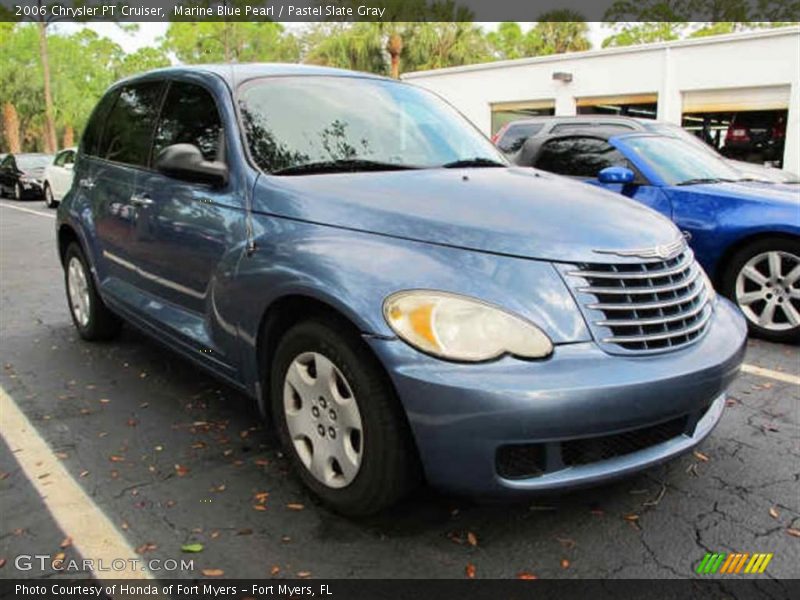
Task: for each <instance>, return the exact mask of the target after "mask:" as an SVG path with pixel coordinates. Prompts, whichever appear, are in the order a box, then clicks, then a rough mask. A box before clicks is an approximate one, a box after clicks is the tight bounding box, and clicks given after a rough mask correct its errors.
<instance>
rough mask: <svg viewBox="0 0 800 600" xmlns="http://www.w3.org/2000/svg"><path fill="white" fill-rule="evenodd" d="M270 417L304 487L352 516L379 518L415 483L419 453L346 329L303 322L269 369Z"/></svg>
mask: <svg viewBox="0 0 800 600" xmlns="http://www.w3.org/2000/svg"><path fill="white" fill-rule="evenodd" d="M270 381H271V385H270V394H271V403H272V414H273V417H274V419H275V423H276V426H277V429H278V434H279V436H280V438H281V442H282V444H283V446H284V448H285V450H286V452H287V453H288V454H289V456H290V457H291V460H292V462H293V464H294V466H295V468H296V470H297V472H298V473H299V475H300V477H301V479H302V480H303V482H304V483H305V484H306V485H307V486H308V487H309V488H310V489H311V490H312V491H313V492H314V493H315V494H316V495H317V496H319V497H320V498H321V499H322V500H323V501H324V502H325V503H326V504H328V505H330V506H331V507H332V508H334V509H335V510H337V511H338V512H341V513H343V514H347V515H353V516H356V515H366V514H371V513H375V512H377V511H379V510H381V509H383V508H385V507H387V506H389V505H391V504H393V503H394V502H396V501H397V500H399V499H400V498H401V497H402V496H403V495H405V494H406V493H407V492H408V491H409V490H410V489H411V488H412V487H413V486H414V484H415V483H416V482H417V481H418V474H419V468H418V464H417V456H416V449H415V448H414V444H413V443H412V442H411V439H410V434H409V431H408V426H407V424H406V421H405V416H404V415H403V413H402V408H401V407H400V405H399V402H398V400H397V398H396V397H395V394H394V390H393V388H392V386H391V384H390V382H389V381H388V379H387V377H386V375H385V373H384V372H383V370H382V369H381V367H380V364H379V363H378V361H377V359H376V358H375V357H374V356H373V355H372V353H371V352H370V350H369V348H367V347H366V346H365V345H364V342H363V341H362V340H361V339H360V337H359V336H358V335H357V334H356V333H354V332H351V331H349V329H348V327H347V325H346V324H343V323H339V322H338V321H335V320H332V319H313V320H309V321H304V322H301V323H299V324H297V325H295V326H294V327H292V328H291V329H290V330H289V331H287V332H286V334H285V335H284V337H283V338H282V339H281V341H280V343H279V345H278V348H277V350H276V352H275V357H274V360H273V364H272V369H271V377H270Z"/></svg>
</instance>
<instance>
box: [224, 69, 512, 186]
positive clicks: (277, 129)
mask: <svg viewBox="0 0 800 600" xmlns="http://www.w3.org/2000/svg"><path fill="white" fill-rule="evenodd" d="M239 103H240V108H241V113H242V120H243V124H244V129H245V133H246V135H247V140H248V144H249V147H250V153H251V155H252V157H253V160H255V162H256V163H257V164H258V166H259V167H260V168H261V169H262V170H264V171H266V172H269V173H276V174H280V173H281V172H285V173H286V174H288V173H290V172H294V173H298V172H302V171H303V166H304V165H305V166H310V165H317V164H324V165H334V166H336V165H341V166H342V167H346V170H358V169H359V167H363V168H369V169H370V170H375V169H376V168H377V169H380V168H381V167H383V166H385V168H387V169H391V168H429V167H442V166H445V165H450V164H459V163H461V162H473V163H475V166H480V165H481V164H484V165H489V164H494V163H500V164H502V165H505V164H507V163H506V160H505V159H504V158H503V157H502V155H501V154H500V153H499V152H498V151H497V150H496V149H495V148H494V146H493V145H492V144H491V142H489V140H487V139H486V138H485V137H483V135H481V134H480V133H479V132H478V131H477V130H476V129H475V128H474V127H473V126H472V125H470V124H469V123H468V122H467V121H466V120H465V119H464V118H463V117H462V116H461V115H459V114H458V113H457V112H456V111H455V110H454V109H452V108H451V107H450V106H449V105H447V104H446V103H445V102H443V101H442V100H440V99H439V98H437V97H436V96H434V95H433V94H431V93H429V92H426V91H425V90H422V89H419V88H416V87H412V86H410V85H406V84H401V83H396V82H393V81H386V80H379V79H366V78H363V79H362V78H358V77H308V76H300V77H273V78H264V79H259V80H256V81H253V82H248V83H246V84H245V85H244V86H243V88H242V90H241V92H240V97H239ZM342 170H345V169H344V168H343V169H342ZM309 172H311V171H309Z"/></svg>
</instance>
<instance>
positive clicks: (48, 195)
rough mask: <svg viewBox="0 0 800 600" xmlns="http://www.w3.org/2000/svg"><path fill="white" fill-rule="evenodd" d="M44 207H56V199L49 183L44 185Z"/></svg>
mask: <svg viewBox="0 0 800 600" xmlns="http://www.w3.org/2000/svg"><path fill="white" fill-rule="evenodd" d="M44 205H45V206H46V207H47V208H55V207H56V199H55V197H54V196H53V189H52V188H51V187H50V184H49V183H45V184H44Z"/></svg>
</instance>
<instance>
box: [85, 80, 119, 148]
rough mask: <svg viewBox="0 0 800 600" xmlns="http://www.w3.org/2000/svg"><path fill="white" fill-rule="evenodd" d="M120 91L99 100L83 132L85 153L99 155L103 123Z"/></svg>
mask: <svg viewBox="0 0 800 600" xmlns="http://www.w3.org/2000/svg"><path fill="white" fill-rule="evenodd" d="M117 95H118V92H117V91H116V90H114V91H113V92H110V93H108V94H106V95H105V96H103V98H102V99H101V100H100V102H98V104H97V107H96V108H95V109H94V112H92V116H91V119H90V120H89V124H88V125H87V126H86V129H85V130H84V132H83V139H82V141H81V150H82V151H83V152H84V153H85V154H90V155H92V156H97V151H98V146H99V145H100V136H101V135H102V133H103V124H104V123H105V120H106V116H108V111H109V110H111V107H112V106H114V102H116V100H117Z"/></svg>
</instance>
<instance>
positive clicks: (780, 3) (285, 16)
mask: <svg viewBox="0 0 800 600" xmlns="http://www.w3.org/2000/svg"><path fill="white" fill-rule="evenodd" d="M541 20H544V21H556V22H559V21H580V20H584V21H615V22H622V21H626V22H660V21H661V22H666V21H689V22H762V23H773V22H795V21H800V2H798V0H60V1H51V0H0V21H45V22H62V21H63V22H68V21H73V22H80V21H109V22H126V21H127V22H139V21H278V22H292V21H295V22H300V21H384V22H394V21H398V22H402V21H541Z"/></svg>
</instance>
